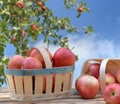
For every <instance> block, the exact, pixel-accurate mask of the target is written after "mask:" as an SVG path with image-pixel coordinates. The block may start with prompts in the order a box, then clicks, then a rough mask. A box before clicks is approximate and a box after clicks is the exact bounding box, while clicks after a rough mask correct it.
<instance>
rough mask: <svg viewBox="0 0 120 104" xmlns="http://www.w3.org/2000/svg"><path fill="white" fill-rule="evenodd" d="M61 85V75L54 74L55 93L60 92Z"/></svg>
mask: <svg viewBox="0 0 120 104" xmlns="http://www.w3.org/2000/svg"><path fill="white" fill-rule="evenodd" d="M62 83H63V74H56V76H55V88H54V92H55V93H58V92H61V87H62Z"/></svg>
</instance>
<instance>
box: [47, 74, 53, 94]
mask: <svg viewBox="0 0 120 104" xmlns="http://www.w3.org/2000/svg"><path fill="white" fill-rule="evenodd" d="M52 80H53V75H52V74H48V75H46V93H51V92H52Z"/></svg>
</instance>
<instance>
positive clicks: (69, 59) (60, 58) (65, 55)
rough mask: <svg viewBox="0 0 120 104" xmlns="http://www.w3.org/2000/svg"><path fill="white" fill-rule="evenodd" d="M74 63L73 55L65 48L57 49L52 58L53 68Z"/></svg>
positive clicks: (74, 57)
mask: <svg viewBox="0 0 120 104" xmlns="http://www.w3.org/2000/svg"><path fill="white" fill-rule="evenodd" d="M75 61H76V56H75V54H74V53H73V52H72V51H71V50H69V49H67V48H65V47H61V48H59V49H58V50H57V51H56V52H55V53H54V56H53V66H56V67H62V66H71V65H74V64H75Z"/></svg>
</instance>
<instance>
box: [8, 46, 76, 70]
mask: <svg viewBox="0 0 120 104" xmlns="http://www.w3.org/2000/svg"><path fill="white" fill-rule="evenodd" d="M45 50H46V51H47V53H48V55H49V58H50V60H51V63H52V66H53V67H64V66H72V65H74V64H75V61H76V56H75V54H74V53H73V52H72V51H71V50H69V49H67V48H65V47H61V48H59V49H57V50H56V52H55V53H54V55H52V53H51V52H50V51H49V50H48V49H46V48H45ZM7 67H8V69H13V70H31V69H33V70H34V69H38V70H39V69H45V68H46V66H45V61H44V58H43V56H42V54H41V53H40V51H39V49H37V48H31V49H30V50H29V52H28V53H27V56H26V57H24V56H21V55H14V56H13V57H12V58H10V60H9V63H8V66H7Z"/></svg>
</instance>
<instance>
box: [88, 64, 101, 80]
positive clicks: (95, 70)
mask: <svg viewBox="0 0 120 104" xmlns="http://www.w3.org/2000/svg"><path fill="white" fill-rule="evenodd" d="M99 70H100V64H99V63H94V64H91V65H90V66H89V67H88V73H89V74H90V75H92V76H94V77H96V78H98V77H99Z"/></svg>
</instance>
